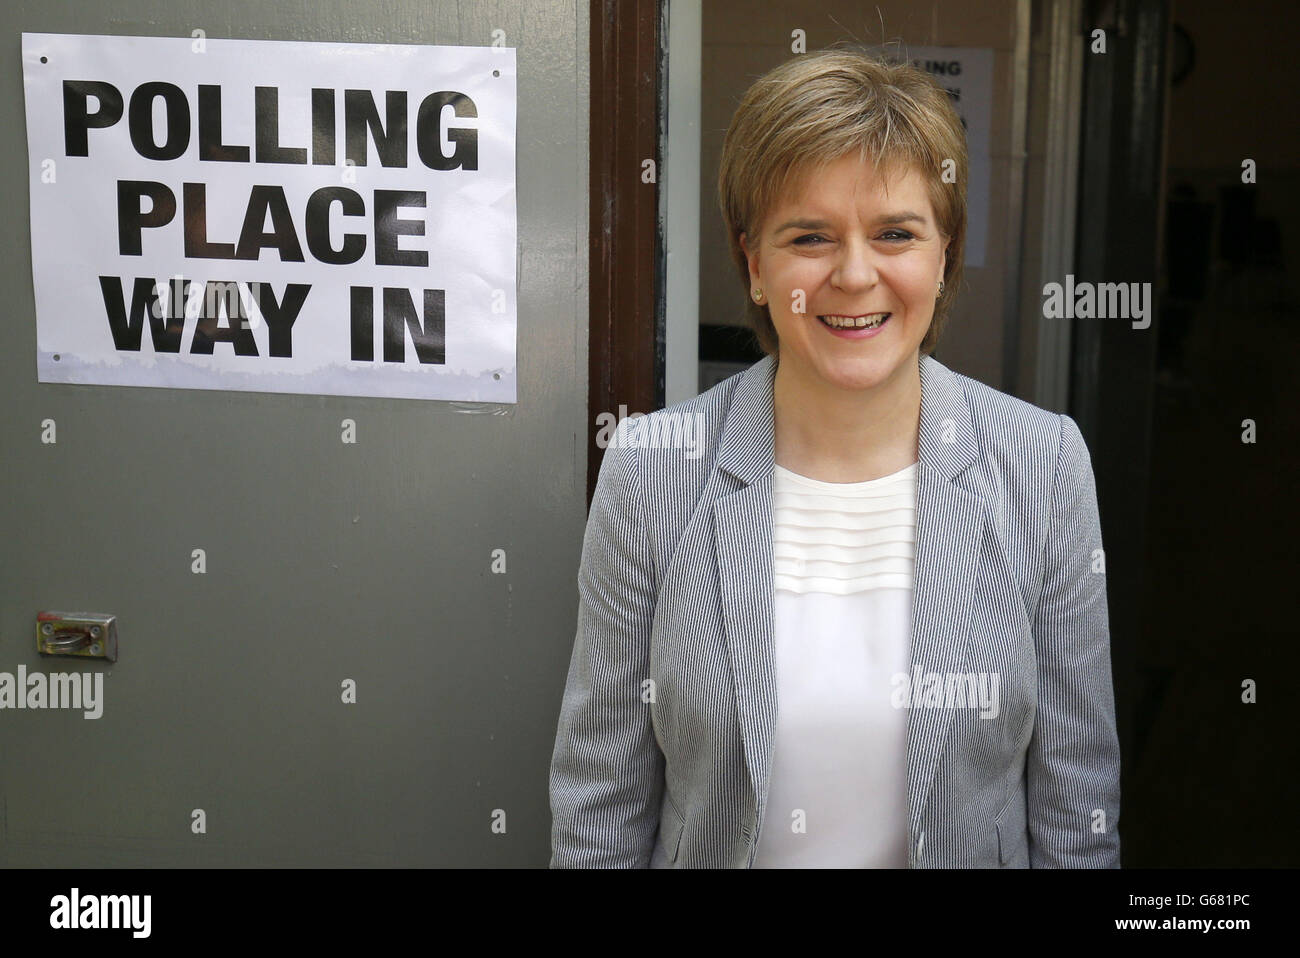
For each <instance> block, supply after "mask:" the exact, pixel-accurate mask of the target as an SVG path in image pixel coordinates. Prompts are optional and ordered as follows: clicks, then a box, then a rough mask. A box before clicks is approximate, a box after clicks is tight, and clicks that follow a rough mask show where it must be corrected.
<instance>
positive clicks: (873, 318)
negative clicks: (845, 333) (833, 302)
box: [817, 313, 893, 329]
mask: <svg viewBox="0 0 1300 958" xmlns="http://www.w3.org/2000/svg"><path fill="white" fill-rule="evenodd" d="M892 315H893V314H892V313H866V314H864V315H862V316H835V315H826V316H818V317H817V318H818V319H819V320H821V321H822V322H823V323H825V324H826V325H827V326H829V327H831V329H875V328H876V327H877V326H879V325H880V324H881V323H883V322H884V321H885V320H887V319H888V318H889V317H890V316H892Z"/></svg>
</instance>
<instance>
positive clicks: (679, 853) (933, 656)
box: [550, 356, 1120, 868]
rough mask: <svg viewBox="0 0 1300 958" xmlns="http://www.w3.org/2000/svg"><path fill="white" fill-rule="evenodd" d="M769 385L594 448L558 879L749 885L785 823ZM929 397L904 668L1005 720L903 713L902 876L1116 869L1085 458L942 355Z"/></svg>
mask: <svg viewBox="0 0 1300 958" xmlns="http://www.w3.org/2000/svg"><path fill="white" fill-rule="evenodd" d="M775 371H776V366H775V361H774V360H773V359H772V358H771V357H767V358H765V359H763V360H762V361H760V362H758V363H756V364H755V365H754V366H752V367H750V368H749V369H747V370H746V371H745V372H743V373H739V374H737V375H735V376H732V377H731V378H730V379H727V380H726V381H724V382H721V383H719V384H718V385H716V386H714V387H713V388H712V389H710V390H708V391H707V392H705V393H703V394H701V395H699V396H696V397H694V398H693V399H690V400H688V401H686V402H684V403H678V404H676V405H674V406H671V407H669V408H668V409H666V410H661V411H660V412H656V413H653V414H651V415H649V416H647V417H644V418H639V419H625V420H624V421H623V422H622V423H620V424H619V427H618V429H617V430H616V432H615V434H614V441H613V442H611V444H610V446H609V448H607V449H606V451H605V456H604V460H603V462H602V464H601V467H600V474H599V480H598V482H597V487H596V492H595V496H594V499H593V501H592V506H591V512H590V515H589V517H588V520H587V527H586V534H585V536H584V539H583V547H582V560H581V564H580V567H579V571H578V597H579V602H578V623H577V633H576V637H575V640H574V645H573V654H572V658H571V660H570V664H569V669H568V678H567V683H566V686H565V689H564V695H563V700H562V703H561V707H560V717H559V724H558V729H557V732H556V739H555V750H554V754H553V757H552V761H551V769H550V801H551V812H552V818H553V824H552V832H551V847H552V857H551V867H627V868H635V867H647V866H648V867H651V868H694V867H705V868H747V867H751V866H752V865H753V862H754V856H755V852H756V850H757V847H758V838H759V835H760V830H761V829H762V828H764V827H768V828H782V827H788V825H787V821H788V819H787V816H788V815H789V813H790V810H789V809H783V810H778V811H777V812H774V815H773V817H771V818H770V819H768V820H765V812H766V808H765V805H766V799H767V788H768V782H769V774H770V770H771V759H772V740H773V732H774V723H775V717H776V710H777V707H778V703H777V700H776V687H777V686H776V675H775V671H774V648H773V641H774V640H773V605H774V591H773V582H774V570H773V553H772V525H773V511H772V466H773V461H774V456H773V426H774V420H773V402H772V385H773V378H774V375H775ZM920 379H921V414H920V441H919V461H920V465H919V467H918V470H917V473H918V474H917V487H916V543H915V550H916V551H915V578H914V593H913V604H912V635H911V662H912V672H913V674H915V675H917V676H924V675H925V674H926V673H934V674H935V675H937V676H939V677H940V678H939V680H938V681H947V682H951V681H952V679H951V678H948V679H946V680H945V679H944V677H950V676H954V675H957V676H963V675H971V674H975V675H979V674H988V675H992V674H995V673H996V674H997V675H998V677H999V685H998V689H999V698H1000V703H999V711H998V715H997V717H996V718H992V719H990V718H988V717H981V716H980V714H979V713H978V712H977V711H976V710H975V709H972V708H961V707H958V706H959V705H960V702H961V699H960V698H956V699H946V698H942V697H941V696H939V695H938V694H936V695H935V696H934V698H933V699H930V698H926V699H916V700H912V701H913V705H912V707H911V708H910V709H909V713H908V718H907V746H906V755H907V769H906V777H907V794H908V843H907V844H908V859H909V865H910V867H912V868H972V867H974V868H998V867H1009V868H1025V867H1030V868H1052V867H1067V868H1076V867H1088V868H1097V867H1102V868H1117V867H1119V833H1118V831H1117V825H1118V822H1119V781H1120V756H1119V743H1118V740H1117V736H1116V730H1115V707H1114V698H1113V692H1112V686H1111V666H1110V636H1109V624H1108V619H1107V610H1106V579H1105V565H1104V557H1103V554H1102V552H1101V548H1102V542H1101V529H1100V525H1099V520H1098V515H1097V499H1096V490H1095V485H1094V480H1093V472H1092V464H1091V460H1090V457H1089V454H1088V450H1087V447H1086V445H1085V444H1084V441H1083V437H1082V435H1081V434H1080V432H1079V429H1078V426H1077V425H1076V424H1075V422H1074V420H1072V419H1071V418H1070V417H1069V416H1064V415H1059V414H1056V413H1051V412H1047V411H1046V410H1043V409H1040V408H1038V407H1037V406H1033V405H1030V404H1029V403H1026V402H1023V401H1021V400H1019V399H1016V398H1014V397H1012V396H1009V395H1006V394H1005V393H1001V392H999V391H997V390H995V389H992V388H991V387H989V386H986V385H984V384H983V383H980V382H977V381H976V380H973V379H970V378H968V377H966V376H962V375H960V374H958V373H954V372H953V371H952V370H950V369H948V368H947V367H946V366H944V365H943V364H941V363H940V362H938V361H937V360H935V359H934V358H932V357H929V356H922V357H921V359H920ZM669 422H675V423H677V424H680V423H682V422H694V423H697V424H698V427H699V428H698V435H697V436H696V437H695V443H694V444H693V445H689V444H687V443H680V442H679V443H673V442H670V441H665V437H669V438H671V436H672V434H673V433H674V430H673V429H668V428H656V427H658V426H664V425H665V424H666V423H669ZM688 445H689V448H688V447H687V446H688ZM958 681H960V679H959V680H958ZM927 702H928V703H930V705H929V706H928V707H927V706H926V705H925V704H924V703H927ZM917 703H921V704H917ZM954 703H955V704H954ZM946 705H953V707H945V706H946Z"/></svg>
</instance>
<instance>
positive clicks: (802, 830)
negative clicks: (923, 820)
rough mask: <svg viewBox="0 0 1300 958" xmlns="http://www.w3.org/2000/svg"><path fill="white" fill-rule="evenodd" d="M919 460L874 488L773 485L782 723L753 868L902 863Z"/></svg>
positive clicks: (809, 482)
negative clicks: (904, 683) (899, 681)
mask: <svg viewBox="0 0 1300 958" xmlns="http://www.w3.org/2000/svg"><path fill="white" fill-rule="evenodd" d="M916 471H917V463H912V465H910V466H908V467H906V468H905V469H902V470H900V471H899V472H896V473H894V474H893V475H890V476H882V477H881V478H879V479H872V480H869V481H867V482H822V481H820V480H817V479H809V478H807V477H806V476H801V475H798V474H797V473H794V472H791V471H790V470H788V469H785V468H783V467H782V466H776V467H775V475H774V476H773V483H774V485H773V492H774V503H773V504H774V512H775V514H774V516H773V552H774V561H775V582H776V596H775V600H776V601H775V606H774V610H775V623H774V638H775V653H776V673H777V719H776V731H775V740H774V743H773V757H772V774H771V782H770V785H769V789H768V796H767V807H766V808H765V810H764V811H763V813H762V828H761V831H760V834H759V846H758V852H757V854H756V856H755V859H754V867H755V868H785V867H796V868H808V867H815V868H817V867H820V868H906V867H907V778H906V771H907V766H906V760H907V755H906V741H907V738H906V736H907V711H906V710H905V709H896V708H894V707H893V706H892V705H891V704H890V698H891V695H892V693H893V691H894V686H893V684H892V679H893V677H894V676H895V675H897V674H899V673H905V672H907V670H908V663H909V656H910V635H911V603H912V576H913V565H914V559H915V543H916Z"/></svg>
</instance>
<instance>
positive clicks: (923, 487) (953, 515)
mask: <svg viewBox="0 0 1300 958" xmlns="http://www.w3.org/2000/svg"><path fill="white" fill-rule="evenodd" d="M775 374H776V363H775V361H774V360H773V359H772V357H771V356H768V357H766V358H765V359H763V360H761V361H760V362H758V363H756V364H755V365H753V366H751V367H750V368H749V369H748V370H746V371H745V373H744V374H743V375H742V376H741V378H740V381H739V383H738V384H737V385H736V390H735V393H734V394H733V396H732V401H731V407H730V409H729V411H728V414H727V421H726V424H725V425H724V427H723V432H722V436H721V438H720V440H719V446H718V459H717V462H718V467H719V469H720V470H722V471H724V472H726V473H727V474H729V475H730V476H731V477H733V478H734V479H735V480H738V483H739V484H738V485H737V487H736V488H735V489H733V490H731V491H723V492H720V493H719V495H718V497H717V499H716V500H715V501H714V505H713V516H714V538H715V543H716V548H717V563H718V574H719V585H720V589H721V599H722V620H723V628H724V631H725V634H726V640H727V647H728V649H729V652H730V655H731V665H732V670H733V679H734V685H735V689H736V709H737V714H738V719H739V722H740V733H741V739H742V741H743V743H744V750H745V764H746V767H747V768H748V770H749V774H750V782H751V786H752V788H753V791H754V798H755V808H758V809H760V814H761V806H762V803H763V802H765V801H766V793H767V784H768V777H769V775H770V774H771V756H772V737H773V734H774V731H775V725H776V709H777V700H776V698H777V697H776V666H775V655H774V638H773V611H774V581H775V580H774V575H773V547H772V518H773V515H772V469H773V464H774V462H775V454H774V424H775V423H774V418H773V398H772V387H773V383H774V380H775ZM920 376H921V416H920V426H919V433H920V434H919V443H918V446H919V456H918V459H919V461H920V466H919V467H918V469H917V490H916V561H915V572H914V586H913V598H912V635H911V674H912V679H913V682H914V684H915V683H917V682H923V680H924V677H925V675H926V674H929V673H935V674H938V675H939V676H940V679H939V681H940V682H943V681H944V678H943V677H944V676H946V675H947V674H948V673H953V672H961V671H964V668H963V666H964V663H965V659H966V643H967V637H968V630H969V623H970V617H971V596H972V594H973V589H972V588H971V582H972V581H973V580H974V576H975V569H976V562H977V560H978V557H979V552H980V546H981V540H982V536H983V528H984V505H983V500H982V499H981V498H980V496H979V495H978V494H977V493H976V492H974V491H973V490H972V489H969V488H966V487H965V486H963V485H961V484H959V482H958V477H959V476H961V474H962V473H963V472H964V471H965V470H966V468H967V467H968V466H969V465H970V464H971V463H972V462H974V461H975V458H976V455H977V452H978V444H977V443H976V441H975V432H974V429H973V428H972V426H971V418H970V408H969V406H968V404H967V402H966V398H965V394H964V393H963V391H962V389H961V387H960V386H959V385H958V384H957V383H956V382H955V381H954V380H953V378H952V372H951V371H950V370H949V369H948V368H947V367H945V366H943V365H942V364H940V363H939V362H938V361H937V360H934V359H932V358H931V357H929V356H922V357H921V360H920ZM951 724H952V710H951V709H946V708H913V709H911V710H910V712H909V715H908V726H907V794H908V811H909V815H908V823H909V841H908V848H909V860H911V859H913V858H914V856H915V852H916V837H917V835H918V834H919V824H920V819H921V813H922V811H923V810H924V808H925V800H926V797H927V795H928V794H929V791H930V786H931V783H932V782H933V781H934V773H935V768H936V766H937V764H938V761H939V757H940V755H941V754H942V752H943V748H944V743H945V741H946V739H947V736H948V731H949V728H950V726H951ZM750 834H753V827H752V826H751V830H750ZM756 848H757V845H755V849H756ZM750 862H751V864H752V862H753V854H752V852H751V856H750Z"/></svg>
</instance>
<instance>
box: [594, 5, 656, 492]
mask: <svg viewBox="0 0 1300 958" xmlns="http://www.w3.org/2000/svg"><path fill="white" fill-rule="evenodd" d="M665 6H666V0H593V2H592V5H591V183H590V190H591V218H590V243H589V249H590V262H589V273H590V277H591V280H590V332H589V337H588V350H589V351H588V361H587V371H588V377H589V378H588V389H587V411H588V417H587V505H588V507H590V505H591V497H592V492H593V491H594V489H595V486H596V477H597V476H598V475H599V472H600V463H601V460H602V458H603V456H604V449H602V448H600V447H599V446H598V445H597V443H596V436H597V432H598V431H599V430H598V427H597V425H596V417H597V416H598V415H600V414H601V413H604V412H608V413H613V414H614V415H615V416H619V415H620V414H621V413H623V412H624V410H621V409H620V407H626V410H625V412H626V413H629V414H630V413H633V412H652V411H654V410H656V409H661V408H663V404H664V306H663V289H664V262H665V260H664V237H663V226H662V221H661V217H660V214H659V180H660V178H661V173H662V168H663V155H664V139H665V136H664V132H665V131H664V119H665V117H666V114H667V110H666V104H665V103H664V97H665V95H666V84H665V82H664V80H665V77H666V69H665V63H664V58H665V55H666V46H667V44H666V43H663V42H661V38H663V37H665V36H666V33H665V30H664V15H665ZM647 160H649V161H651V162H652V164H653V166H652V167H650V168H649V169H651V170H652V171H653V176H648V175H647V170H648V168H647V165H646V161H647Z"/></svg>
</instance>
